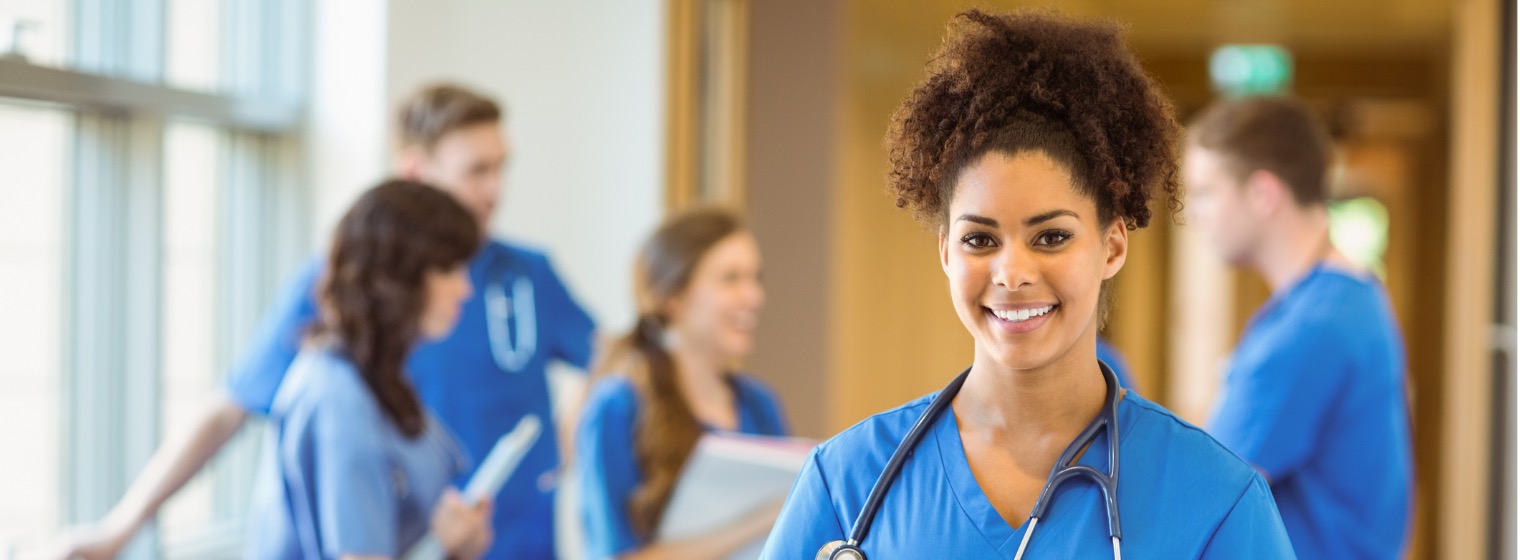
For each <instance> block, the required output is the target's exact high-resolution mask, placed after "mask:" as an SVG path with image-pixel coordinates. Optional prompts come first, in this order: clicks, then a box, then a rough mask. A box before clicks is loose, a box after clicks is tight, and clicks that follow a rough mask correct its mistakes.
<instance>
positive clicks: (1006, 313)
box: [989, 305, 1056, 323]
mask: <svg viewBox="0 0 1520 560" xmlns="http://www.w3.org/2000/svg"><path fill="white" fill-rule="evenodd" d="M1055 308H1056V306H1054V305H1047V306H1045V307H1036V308H1033V309H1018V310H1014V309H991V310H989V311H992V314H993V315H995V316H997V318H999V319H1002V320H1004V321H1008V322H1010V323H1022V322H1024V321H1028V320H1030V319H1033V318H1035V317H1040V316H1043V315H1045V314H1046V313H1050V311H1051V310H1053V309H1055Z"/></svg>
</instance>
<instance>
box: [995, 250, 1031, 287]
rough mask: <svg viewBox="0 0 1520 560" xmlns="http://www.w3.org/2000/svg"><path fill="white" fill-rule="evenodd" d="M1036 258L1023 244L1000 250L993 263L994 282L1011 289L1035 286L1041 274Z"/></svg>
mask: <svg viewBox="0 0 1520 560" xmlns="http://www.w3.org/2000/svg"><path fill="white" fill-rule="evenodd" d="M1036 268H1037V267H1036V266H1035V258H1034V255H1033V254H1032V253H1031V252H1030V250H1029V249H1028V248H1026V247H1024V246H1022V245H1012V246H1009V247H1008V248H1007V249H1006V250H1004V251H1001V252H999V255H998V257H997V258H996V259H995V260H994V261H993V265H992V282H993V283H994V284H997V285H999V286H1002V287H1003V288H1005V289H1007V290H1010V291H1018V290H1020V289H1022V288H1025V287H1027V286H1033V285H1034V284H1035V282H1036V281H1037V279H1038V277H1039V274H1038V271H1037V270H1036Z"/></svg>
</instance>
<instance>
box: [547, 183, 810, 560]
mask: <svg viewBox="0 0 1520 560" xmlns="http://www.w3.org/2000/svg"><path fill="white" fill-rule="evenodd" d="M634 291H635V294H636V296H637V302H638V311H639V316H638V320H637V321H636V322H635V325H634V327H633V328H632V329H631V330H630V332H628V333H627V334H626V335H624V336H623V337H622V338H620V339H618V340H617V341H616V342H615V343H614V344H613V345H612V346H611V347H610V348H609V349H608V352H607V355H606V357H605V358H604V360H603V362H604V363H603V364H602V367H601V368H599V372H598V373H597V378H596V381H595V384H594V385H593V386H592V388H591V391H590V394H589V396H588V397H587V400H586V405H585V409H584V410H583V412H582V416H581V422H580V425H579V430H578V431H577V433H576V443H575V449H576V461H577V462H578V468H577V469H576V470H577V471H578V473H579V476H580V482H581V492H582V498H581V501H582V508H581V509H582V515H583V516H584V521H585V529H586V534H585V536H586V542H587V545H588V546H587V552H588V555H589V557H591V558H593V559H606V558H620V559H636V558H721V557H724V556H726V555H728V554H730V553H732V552H734V551H736V550H738V549H739V548H740V547H742V546H744V545H746V544H748V543H750V542H752V541H754V540H756V539H759V538H761V537H763V536H765V534H766V533H768V532H769V531H770V527H771V525H772V523H774V521H775V518H776V513H777V512H778V511H779V504H778V507H777V508H767V509H764V510H762V511H757V512H755V513H754V514H752V515H750V516H748V517H747V518H745V519H743V520H741V521H739V522H737V523H736V524H735V525H734V526H731V527H728V528H726V529H725V530H721V531H717V532H714V533H713V534H711V535H708V536H706V537H702V538H695V539H690V540H685V541H680V542H659V541H656V540H655V539H654V533H655V530H656V529H657V526H658V524H659V521H660V517H661V515H662V514H663V513H664V510H665V506H666V504H667V503H668V502H669V500H670V495H671V492H672V490H674V488H675V486H676V483H677V479H678V478H679V476H680V472H681V467H682V466H683V465H684V464H685V462H686V459H687V457H688V456H689V455H690V454H691V452H692V449H693V448H694V447H695V446H696V444H697V440H698V439H700V438H701V437H702V435H703V434H704V433H707V432H711V431H729V432H742V433H746V434H756V435H772V436H779V435H785V434H786V433H787V427H786V422H785V421H784V419H783V417H782V414H781V410H780V407H779V405H778V404H777V401H776V397H775V395H774V394H772V393H771V391H770V390H769V389H768V388H767V387H765V386H764V385H763V384H761V383H760V382H759V381H758V380H756V379H754V378H753V377H749V376H746V375H743V374H740V373H736V372H735V366H736V364H738V363H739V362H740V361H741V360H743V359H744V357H745V356H747V355H749V352H750V346H751V343H752V337H753V332H754V328H755V325H756V322H757V320H758V318H759V314H760V308H761V306H762V305H763V304H764V301H765V293H764V291H763V289H762V288H761V286H760V251H759V248H758V247H757V245H756V244H755V238H754V236H753V235H751V234H750V233H749V232H748V231H747V230H745V229H744V226H743V224H742V223H741V222H740V220H739V219H738V218H737V217H736V216H734V215H733V214H731V213H729V212H726V211H723V210H717V209H700V210H695V211H690V212H686V213H683V214H679V215H677V216H675V217H673V218H671V219H669V220H667V221H666V222H665V223H664V224H663V225H662V226H661V227H660V228H659V229H658V230H656V231H655V233H654V235H653V236H651V237H650V238H649V239H648V240H647V241H646V242H645V243H644V246H643V248H642V249H641V250H640V252H639V257H638V261H637V266H636V269H635V271H634Z"/></svg>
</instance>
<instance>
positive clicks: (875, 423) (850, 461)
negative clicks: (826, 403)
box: [814, 391, 939, 480]
mask: <svg viewBox="0 0 1520 560" xmlns="http://www.w3.org/2000/svg"><path fill="white" fill-rule="evenodd" d="M938 394H939V393H938V392H937V391H936V392H934V393H930V394H928V395H924V396H922V397H919V398H917V399H914V400H912V401H909V402H907V403H905V404H903V405H901V406H898V407H897V408H893V409H891V410H887V411H884V412H880V413H877V414H874V415H871V416H870V417H869V418H866V419H865V420H861V421H860V422H858V423H856V424H855V425H854V426H850V427H849V428H848V429H846V430H845V431H843V432H840V433H839V434H838V435H835V436H834V437H832V438H829V439H828V440H827V441H825V442H823V443H821V444H819V445H818V448H817V449H816V450H815V452H814V455H815V457H816V460H817V462H818V467H819V469H820V470H821V471H822V474H823V475H824V476H825V477H826V478H830V479H841V478H846V477H847V478H851V479H855V478H860V477H857V476H852V475H862V476H864V477H865V478H864V479H869V480H875V475H876V473H877V472H879V471H880V470H881V466H882V465H885V464H886V463H887V459H888V458H890V457H891V456H892V453H893V452H894V451H896V450H897V445H898V444H899V443H901V442H902V439H903V436H905V435H907V433H908V430H909V429H911V428H912V427H913V424H914V423H915V422H917V421H918V419H919V417H920V416H923V414H924V411H925V410H926V409H928V407H929V403H930V401H933V400H934V397H935V396H936V395H938ZM856 471H860V472H856ZM864 479H863V480H864Z"/></svg>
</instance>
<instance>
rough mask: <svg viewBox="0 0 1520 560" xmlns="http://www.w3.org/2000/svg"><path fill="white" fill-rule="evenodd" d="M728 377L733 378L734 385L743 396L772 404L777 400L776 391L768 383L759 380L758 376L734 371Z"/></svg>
mask: <svg viewBox="0 0 1520 560" xmlns="http://www.w3.org/2000/svg"><path fill="white" fill-rule="evenodd" d="M730 379H733V383H734V387H735V388H736V389H737V390H738V391H739V392H740V393H741V394H742V395H743V396H744V398H758V399H760V400H762V401H765V402H769V403H772V404H774V403H776V402H777V401H778V399H777V398H776V391H775V390H774V389H772V388H771V386H770V384H769V383H766V382H764V381H762V380H760V378H758V377H755V376H753V375H750V374H747V373H736V374H734V375H733V376H732V377H730Z"/></svg>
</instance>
